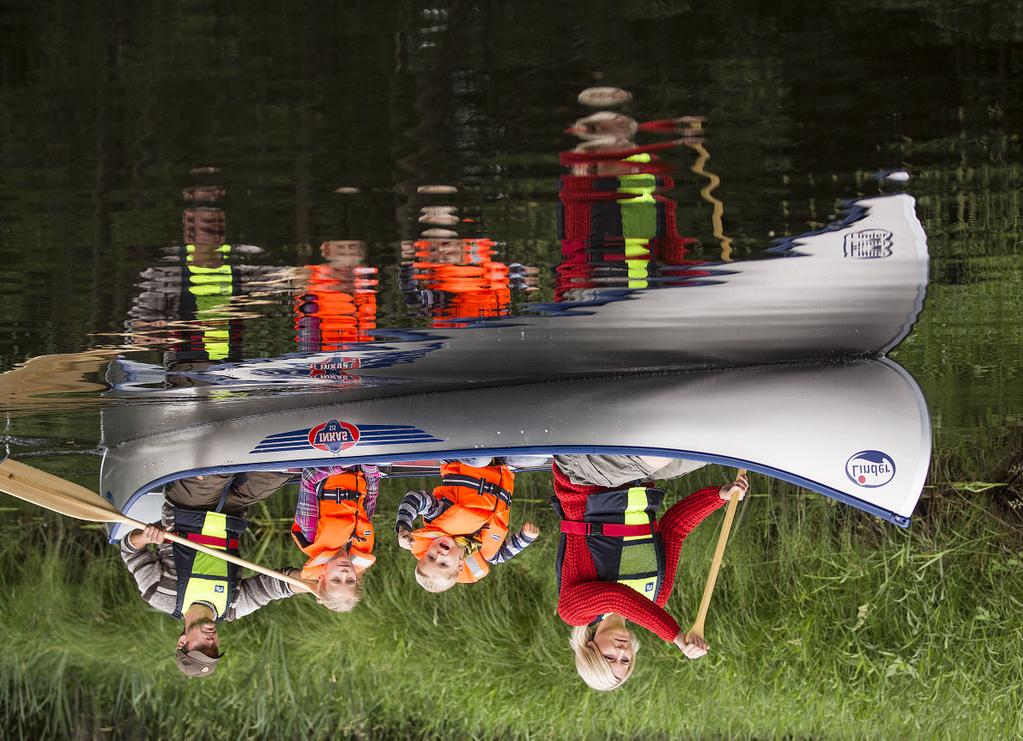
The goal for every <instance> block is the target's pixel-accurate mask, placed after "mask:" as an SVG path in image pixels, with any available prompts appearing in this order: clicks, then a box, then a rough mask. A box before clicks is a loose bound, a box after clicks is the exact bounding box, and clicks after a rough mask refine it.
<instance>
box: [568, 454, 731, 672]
mask: <svg viewBox="0 0 1023 741" xmlns="http://www.w3.org/2000/svg"><path fill="white" fill-rule="evenodd" d="M702 465H703V464H702V463H696V462H693V461H685V460H672V459H670V458H659V457H650V456H628V455H625V456H620V455H614V456H611V455H604V456H602V455H591V456H555V459H554V465H553V472H554V492H555V495H556V508H557V509H558V512H559V514H560V515H561V518H562V522H561V542H560V544H559V546H558V560H557V573H558V592H559V594H558V615H560V616H561V619H562V620H564V621H565V622H566V623H568V624H569V625H572V626H574V627H573V629H572V636H571V638H570V639H569V644H570V645H571V647H572V652H573V653H574V655H575V666H576V670H577V671H578V672H579V676H580V677H581V678H582V680H583V681H584V682H586V684H588V685H589V686H590V687H592V688H593V689H595V690H601V691H608V690H614V689H617V688H618V687H621V686H622V684H624V683H625V682H626V681H627V680H628V679H629V677H631V676H632V672H633V669H634V668H635V665H636V652H637V651H638V650H639V641H638V640H637V639H636V637H635V635H633V633H632V631H631V630H629V627H628V624H627V622H626V621H631V622H634V623H637V624H639V625H641V626H643V627H644V628H646V629H647V630H649V631H651V632H652V633H654V634H655V635H657V636H658V637H659V638H661V639H663V640H665V641H669V642H671V643H673V644H674V645H675V646H676V647H678V649H679V650H680V651H681V652H682V654H683V655H684V656H686V657H687V658H690V659H698V658H700V657H701V656H703V655H705V654H706V653H707V650H708V646H707V644H706V643H705V642H704V641H703V639H701V638H697V637H695V636H694V637H693V638H692V640H687V638H686V636H685V634H684V633H683V632H682V630H681V629H680V628H679V625H678V623H677V622H676V621H675V619H674V618H673V617H671V615H669V614H668V613H667V612H666V611H665V609H664V606H665V604H666V603H667V601H668V597H669V596H670V595H671V591H672V588H673V587H674V583H675V573H676V570H677V567H678V559H679V554H680V553H681V550H682V541H683V540H685V538H686V536H687V535H688V534H689V533H690V532H691V531H692V530H693V528H695V527H696V526H697V525H699V524H700V522H702V521H703V520H704V518H706V517H707V516H708V515H709V514H711V513H712V512H714V511H715V510H717V509H718V508H719V507H721V506H722V505H723V504H724V503H725V502H726V501H728V499H729V497H730V492H731V490H732V487H733V486H735V487H738V489H739V492H740V495H739V496H740V498H741V497H742V496H744V495H745V492H746V488H747V486H748V484H747V481H746V478H745V476H740V477H739V478H738V479H736V481H735V482H734V484H733V483H728V484H725V485H724V486H722V487H720V488H719V487H709V488H706V489H701V490H700V491H697V492H695V493H693V494H691V495H690V496H688V497H686V498H685V499H683V500H682V501H681V502H678V503H676V504H675V505H674V506H672V507H671V508H669V509H668V511H667V512H666V513H665V515H664V517H663V518H661V519H660V520H657V518H656V514H657V510H658V509H659V507H660V504H661V500H662V499H663V496H664V492H663V491H661V490H659V489H655V488H653V484H652V482H653V481H654V480H655V479H658V478H674V477H676V476H681V475H684V474H685V473H688V472H689V471H692V470H694V469H695V468H699V467H700V466H702Z"/></svg>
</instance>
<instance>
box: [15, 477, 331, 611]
mask: <svg viewBox="0 0 1023 741" xmlns="http://www.w3.org/2000/svg"><path fill="white" fill-rule="evenodd" d="M0 491H4V492H6V493H8V494H10V495H11V496H14V497H17V498H18V499H24V500H25V501H26V502H31V503H32V504H37V505H39V506H40V507H45V508H46V509H49V510H52V511H54V512H58V513H60V514H62V515H67V516H68V517H74V518H75V519H78V520H89V521H91V522H121V523H124V524H125V525H131V526H133V527H136V528H138V529H139V530H141V529H143V528H145V527H146V524H145V523H144V522H139V521H138V520H133V519H132V518H131V517H128V516H127V515H125V514H123V513H121V512H119V511H118V510H117V509H116V508H115V507H114V506H113V505H111V504H110V503H109V502H107V501H106V500H105V499H103V497H101V496H99V495H98V494H95V493H94V492H92V491H90V490H89V489H86V488H85V487H83V486H79V485H78V484H75V483H72V482H70V481H67V480H66V479H62V478H60V477H59V476H54V475H53V474H51V473H46V472H45V471H40V470H39V469H38V468H33V467H32V466H26V465H25V464H24V463H18V462H17V461H12V460H5V461H3V462H2V463H0ZM166 536H167V540H169V541H171V542H172V543H179V544H181V545H183V546H185V547H186V548H192V549H194V550H197V551H200V552H202V553H206V554H208V555H210V556H214V557H216V558H220V559H223V560H224V561H230V562H231V563H233V564H237V565H238V566H244V567H245V568H247V569H251V570H252V571H255V572H257V573H260V574H265V575H266V576H272V577H273V578H274V579H279V580H281V581H283V582H286V583H287V584H289V585H290V586H291V588H292V589H294V590H295V591H297V592H310V593H312V592H313V588H312V587H311V586H310V585H309V584H307V583H306V582H304V581H302V580H301V579H296V578H295V577H293V576H288V575H287V574H282V573H281V572H279V571H274V570H273V569H268V568H266V567H265V566H260V565H259V564H255V563H252V562H251V561H246V560H245V559H244V558H239V557H238V556H234V555H231V554H230V553H227V552H225V551H220V550H217V549H215V548H208V547H207V546H204V545H202V544H201V543H195V542H193V541H191V540H188V539H187V538H183V537H181V536H180V535H175V534H174V533H170V532H168V533H166ZM126 537H127V536H126Z"/></svg>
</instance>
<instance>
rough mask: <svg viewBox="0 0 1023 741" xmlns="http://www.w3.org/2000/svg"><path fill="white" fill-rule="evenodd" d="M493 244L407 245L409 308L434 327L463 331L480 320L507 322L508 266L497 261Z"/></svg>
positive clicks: (440, 241) (429, 241) (445, 241)
mask: <svg viewBox="0 0 1023 741" xmlns="http://www.w3.org/2000/svg"><path fill="white" fill-rule="evenodd" d="M494 246H495V243H494V242H493V241H492V240H490V239H484V238H479V239H461V238H451V237H448V238H426V239H417V240H415V241H414V242H406V243H404V244H403V245H402V259H403V263H402V268H401V283H402V292H403V293H404V294H405V303H406V304H407V305H408V306H409V307H410V308H413V309H415V310H417V311H418V312H420V313H422V314H424V315H427V316H430V317H432V318H433V322H432V324H433V326H434V327H438V328H444V327H462V326H465V324H466V322H471V321H473V320H475V319H482V318H492V317H502V316H508V315H509V314H510V313H511V287H510V282H509V270H508V266H507V265H505V264H504V263H503V262H498V261H496V260H494V259H493V256H494Z"/></svg>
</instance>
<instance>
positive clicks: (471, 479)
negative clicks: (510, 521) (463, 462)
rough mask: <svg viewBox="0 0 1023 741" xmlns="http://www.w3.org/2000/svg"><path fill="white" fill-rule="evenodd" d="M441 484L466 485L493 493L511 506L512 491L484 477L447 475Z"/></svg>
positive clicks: (479, 490) (479, 491)
mask: <svg viewBox="0 0 1023 741" xmlns="http://www.w3.org/2000/svg"><path fill="white" fill-rule="evenodd" d="M441 486H464V487H466V488H468V489H475V490H476V491H477V493H479V494H493V495H494V496H495V497H497V498H498V499H500V500H501V501H502V502H504V503H505V504H507V505H509V506H511V496H512V495H511V492H509V491H507V490H506V489H503V488H501V487H500V486H498V485H497V484H494V483H491V482H490V481H487V480H486V479H483V478H479V479H478V478H476V477H475V476H458V475H452V476H445V477H443V478H442V479H441Z"/></svg>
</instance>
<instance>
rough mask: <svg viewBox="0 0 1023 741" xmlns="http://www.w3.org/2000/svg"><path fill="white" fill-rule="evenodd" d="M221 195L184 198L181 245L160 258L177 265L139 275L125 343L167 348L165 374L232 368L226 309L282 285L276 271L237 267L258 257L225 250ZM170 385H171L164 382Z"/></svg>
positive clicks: (198, 191) (212, 190)
mask: <svg viewBox="0 0 1023 741" xmlns="http://www.w3.org/2000/svg"><path fill="white" fill-rule="evenodd" d="M223 194H224V190H223V188H219V187H211V186H206V187H194V188H188V189H186V190H185V191H184V197H185V200H186V201H188V202H189V203H190V204H191V205H189V207H188V208H186V209H185V210H184V213H183V214H182V231H183V244H182V245H181V246H178V247H175V248H173V249H172V250H171V254H170V255H169V256H168V258H169V259H171V260H174V261H175V262H178V263H179V264H178V265H174V266H171V265H167V266H163V265H161V266H157V267H151V268H148V269H146V270H145V271H143V272H142V275H141V280H140V283H139V287H140V289H141V290H140V293H139V295H138V296H137V297H136V298H135V299H134V301H133V302H132V306H131V309H130V311H129V314H128V317H129V318H128V322H127V328H128V336H129V338H131V339H133V340H134V341H136V342H138V343H140V344H143V345H165V346H167V347H168V349H167V351H166V352H165V354H164V362H165V365H166V366H167V368H168V370H178V371H186V370H194V369H201V368H205V367H209V366H210V365H213V364H217V363H220V362H223V361H227V360H240V359H241V337H242V330H243V324H242V321H241V320H240V318H238V317H237V316H235V315H234V312H233V308H234V305H235V304H237V303H238V301H239V298H240V297H242V296H244V295H247V294H252V293H256V292H261V291H266V290H268V289H272V287H273V286H274V285H275V284H276V282H277V281H278V280H280V279H281V278H283V273H282V272H281V269H280V268H277V267H271V266H265V265H248V264H242V263H239V262H237V259H236V258H238V257H240V256H249V255H253V254H259V253H261V252H262V250H261V249H260V248H259V247H255V246H253V245H231V244H227V243H226V240H225V218H224V211H223V209H220V208H218V207H216V206H215V203H216V201H217V200H218V199H219V198H221V197H222V196H223ZM174 379H179V377H177V376H174V377H173V378H171V379H169V380H174ZM179 380H180V379H179Z"/></svg>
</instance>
